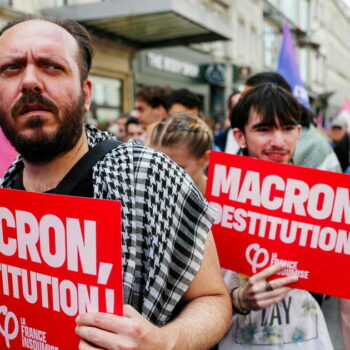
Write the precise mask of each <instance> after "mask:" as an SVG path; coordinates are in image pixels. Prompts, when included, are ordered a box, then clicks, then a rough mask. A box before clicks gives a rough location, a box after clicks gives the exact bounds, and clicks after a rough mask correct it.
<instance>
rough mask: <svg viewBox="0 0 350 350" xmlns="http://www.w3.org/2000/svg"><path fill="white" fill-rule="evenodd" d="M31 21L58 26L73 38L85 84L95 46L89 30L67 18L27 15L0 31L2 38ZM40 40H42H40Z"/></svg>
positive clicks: (82, 79)
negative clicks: (13, 29) (5, 33)
mask: <svg viewBox="0 0 350 350" xmlns="http://www.w3.org/2000/svg"><path fill="white" fill-rule="evenodd" d="M31 20H41V21H46V22H50V23H53V24H56V25H58V26H60V27H62V28H63V29H65V30H66V31H67V32H68V33H69V34H71V35H72V36H73V38H74V39H75V40H76V42H77V44H78V47H79V52H78V65H79V70H80V80H81V81H82V82H83V81H84V80H85V79H87V77H88V74H89V71H90V69H91V64H92V57H93V46H92V42H91V37H90V34H89V32H88V31H87V29H86V28H85V27H83V26H82V25H81V24H79V23H78V22H76V21H72V20H70V19H66V18H54V17H49V16H34V15H25V16H21V17H18V18H15V19H14V20H12V21H10V22H8V23H7V24H6V25H5V26H4V27H3V28H2V29H1V30H0V36H1V35H2V34H3V33H4V32H6V31H7V30H8V29H10V28H12V27H13V26H15V25H16V24H19V23H23V22H27V21H31ZM38 39H39V40H40V38H38Z"/></svg>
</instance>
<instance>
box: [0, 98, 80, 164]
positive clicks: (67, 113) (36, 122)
mask: <svg viewBox="0 0 350 350" xmlns="http://www.w3.org/2000/svg"><path fill="white" fill-rule="evenodd" d="M29 103H31V104H35V103H38V104H41V105H43V106H47V107H49V108H50V111H51V113H53V114H54V116H55V118H56V123H57V124H58V127H57V130H56V131H55V132H54V133H52V134H50V135H45V134H44V133H43V130H42V127H43V126H44V124H45V117H44V116H41V115H38V116H32V117H31V118H30V119H28V121H27V122H26V127H29V128H31V129H32V131H34V134H35V136H34V137H25V136H23V135H20V134H17V131H16V130H15V128H13V127H11V125H10V123H6V115H5V112H4V111H3V110H2V109H1V106H0V126H1V127H2V130H3V131H4V134H5V135H6V137H7V138H8V140H9V141H10V142H11V144H12V145H13V147H14V148H15V149H16V150H17V152H18V153H19V154H21V155H22V156H23V158H24V159H25V160H27V161H28V162H30V163H47V162H49V161H51V160H53V159H54V158H56V157H57V156H58V155H60V154H64V153H66V152H68V151H69V150H71V149H72V148H73V147H74V146H75V145H76V143H77V142H78V140H79V138H80V136H81V134H82V130H83V119H84V112H83V107H84V97H83V94H80V96H79V98H78V99H76V100H74V101H72V102H71V103H70V104H69V105H67V108H66V109H65V110H64V111H63V112H62V115H61V116H60V118H59V116H58V108H57V107H56V105H54V104H53V103H52V102H51V101H49V100H48V99H46V98H44V97H43V96H41V95H37V94H30V95H25V96H23V97H22V98H21V99H20V100H19V101H18V102H17V103H16V104H15V106H14V108H13V111H12V118H15V117H16V111H19V110H20V109H21V106H24V105H26V104H29Z"/></svg>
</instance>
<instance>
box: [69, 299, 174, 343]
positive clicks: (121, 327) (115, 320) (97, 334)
mask: <svg viewBox="0 0 350 350" xmlns="http://www.w3.org/2000/svg"><path fill="white" fill-rule="evenodd" d="M76 322H77V328H76V334H77V335H78V336H79V337H81V338H82V340H81V341H80V344H79V349H80V350H89V349H95V346H97V347H98V348H99V349H106V350H113V349H138V350H153V349H168V346H169V345H168V343H169V342H171V341H174V339H175V337H174V334H172V336H171V337H170V338H167V337H165V336H164V335H163V331H162V330H164V329H165V328H159V327H157V326H155V325H153V324H152V323H150V322H149V321H147V320H146V319H145V318H144V317H143V316H141V314H139V313H138V312H137V311H136V310H135V309H134V308H133V307H132V306H130V305H124V317H121V316H116V315H111V314H104V313H87V314H82V315H80V316H78V317H77V319H76ZM92 344H93V345H92Z"/></svg>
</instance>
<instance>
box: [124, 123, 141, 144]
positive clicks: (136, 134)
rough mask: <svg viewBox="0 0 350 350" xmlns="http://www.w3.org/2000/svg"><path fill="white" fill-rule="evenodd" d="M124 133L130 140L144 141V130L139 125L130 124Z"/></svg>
mask: <svg viewBox="0 0 350 350" xmlns="http://www.w3.org/2000/svg"><path fill="white" fill-rule="evenodd" d="M126 133H127V135H128V137H129V138H132V139H134V140H136V141H143V139H144V134H145V132H144V130H143V129H142V126H141V125H140V124H134V123H131V124H129V125H128V126H127V130H126Z"/></svg>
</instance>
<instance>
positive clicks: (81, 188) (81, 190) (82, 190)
mask: <svg viewBox="0 0 350 350" xmlns="http://www.w3.org/2000/svg"><path fill="white" fill-rule="evenodd" d="M12 188H13V189H14V190H22V191H25V188H24V186H23V170H22V171H21V172H19V173H18V176H17V178H16V179H15V183H14V185H13V187H12ZM45 193H52V194H60V193H57V192H56V188H53V189H51V190H49V191H46V192H45ZM70 195H71V196H76V197H88V198H92V197H93V196H94V191H93V187H92V170H91V171H89V172H88V173H87V174H85V176H83V177H82V178H81V179H80V181H79V182H78V184H77V185H76V186H75V187H74V189H73V191H72V192H71V193H70Z"/></svg>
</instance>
